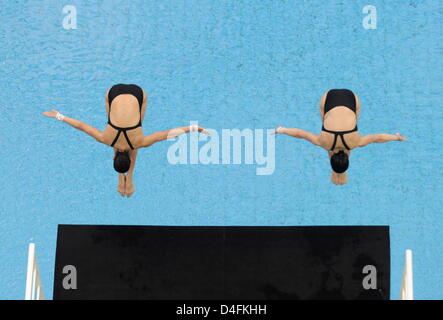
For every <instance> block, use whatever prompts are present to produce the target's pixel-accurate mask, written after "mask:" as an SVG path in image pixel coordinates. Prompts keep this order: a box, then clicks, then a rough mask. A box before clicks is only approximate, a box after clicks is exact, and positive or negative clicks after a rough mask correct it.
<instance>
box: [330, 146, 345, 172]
mask: <svg viewBox="0 0 443 320" xmlns="http://www.w3.org/2000/svg"><path fill="white" fill-rule="evenodd" d="M331 167H332V170H334V172H336V173H343V172H345V171H346V170H348V167H349V157H348V155H347V154H346V153H345V152H344V151H343V150H340V151H339V152H337V153H334V154H333V155H332V157H331Z"/></svg>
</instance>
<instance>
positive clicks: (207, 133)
mask: <svg viewBox="0 0 443 320" xmlns="http://www.w3.org/2000/svg"><path fill="white" fill-rule="evenodd" d="M196 131H198V132H201V133H204V134H206V135H208V136H210V135H211V134H210V133H209V131H208V130H206V129H205V128H203V127H200V126H195V125H193V126H189V132H196Z"/></svg>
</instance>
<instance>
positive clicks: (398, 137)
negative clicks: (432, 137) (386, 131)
mask: <svg viewBox="0 0 443 320" xmlns="http://www.w3.org/2000/svg"><path fill="white" fill-rule="evenodd" d="M395 135H396V136H397V140H398V141H406V140H408V138H406V137H402V136H401V135H400V133H398V132H397V133H396V134H395Z"/></svg>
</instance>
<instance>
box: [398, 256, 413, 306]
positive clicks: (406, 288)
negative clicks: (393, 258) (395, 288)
mask: <svg viewBox="0 0 443 320" xmlns="http://www.w3.org/2000/svg"><path fill="white" fill-rule="evenodd" d="M413 282H414V279H413V272H412V251H411V250H406V253H405V266H404V270H403V278H402V281H401V289H400V300H414V284H413Z"/></svg>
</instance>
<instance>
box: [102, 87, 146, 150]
mask: <svg viewBox="0 0 443 320" xmlns="http://www.w3.org/2000/svg"><path fill="white" fill-rule="evenodd" d="M121 94H131V95H133V96H134V97H136V98H137V100H138V105H139V108H140V120H139V122H138V124H137V125H135V126H132V127H126V128H121V127H117V126H116V125H114V124H112V123H111V106H112V101H113V100H114V99H115V98H116V97H117V96H118V95H121ZM108 102H109V114H108V124H109V125H110V126H111V127H113V128H114V129H115V130H117V131H118V133H117V135H116V136H115V139H114V141H113V142H112V144H111V147H113V146H114V144H115V143H116V142H117V140H118V137H119V136H120V133H122V132H123V134H124V136H125V138H126V141H127V142H128V145H129V147H130V148H131V149H134V147H133V146H132V143H131V141H130V140H129V137H128V134H127V133H126V132H127V131H128V130H132V129H136V128H138V127H141V126H142V119H141V117H142V115H141V114H142V105H143V90H142V88H140V87H139V86H137V85H135V84H116V85H114V86H112V88H111V89H110V90H109V93H108Z"/></svg>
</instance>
